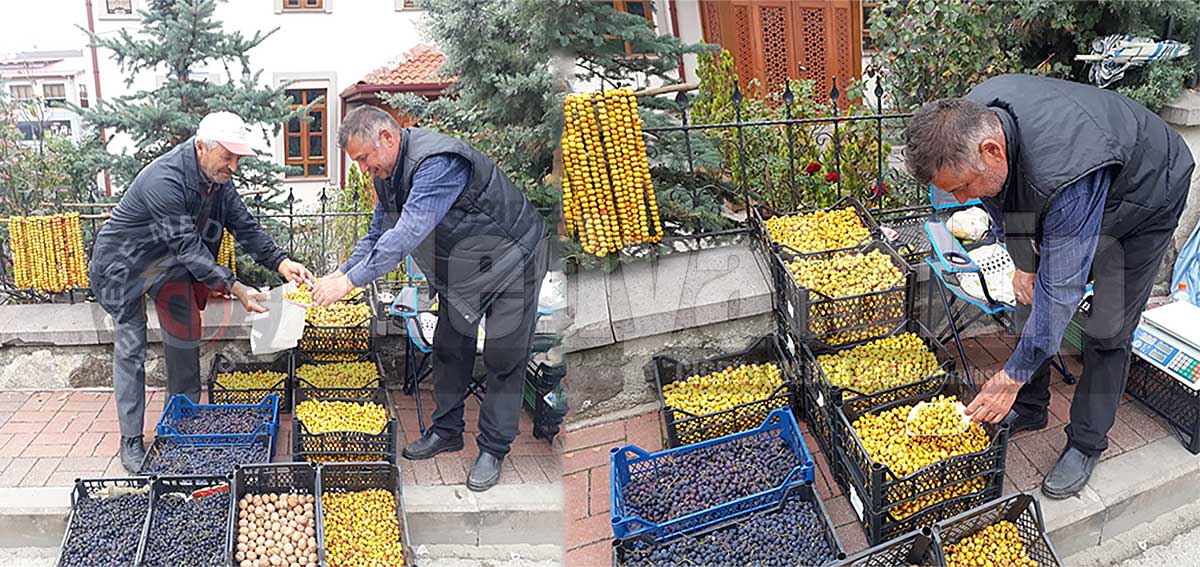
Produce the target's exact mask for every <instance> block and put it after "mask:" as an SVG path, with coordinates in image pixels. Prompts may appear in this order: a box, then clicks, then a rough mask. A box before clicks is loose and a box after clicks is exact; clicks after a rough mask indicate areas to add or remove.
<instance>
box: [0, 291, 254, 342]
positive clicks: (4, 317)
mask: <svg viewBox="0 0 1200 567" xmlns="http://www.w3.org/2000/svg"><path fill="white" fill-rule="evenodd" d="M203 321H204V323H203V328H204V336H205V337H208V338H210V339H223V340H243V339H249V338H250V321H248V320H247V313H246V310H245V309H243V308H242V304H241V303H238V302H236V301H226V300H224V299H217V300H210V301H209V302H208V307H207V308H206V309H205V310H204V317H203ZM146 331H147V334H146V336H147V338H148V339H149V341H150V342H156V343H157V342H162V325H161V324H160V323H159V321H158V314H157V313H156V312H155V310H154V306H153V304H148V305H147V307H146ZM112 333H113V320H112V317H110V316H109V315H108V313H105V312H104V309H102V308H101V307H100V306H99V305H97V304H95V303H76V304H41V305H4V306H0V347H3V346H42V345H45V346H79V345H98V344H112Z"/></svg>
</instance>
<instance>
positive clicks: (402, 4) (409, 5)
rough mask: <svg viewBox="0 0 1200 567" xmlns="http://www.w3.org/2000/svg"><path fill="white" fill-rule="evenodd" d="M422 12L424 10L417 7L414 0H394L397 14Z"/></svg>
mask: <svg viewBox="0 0 1200 567" xmlns="http://www.w3.org/2000/svg"><path fill="white" fill-rule="evenodd" d="M424 10H425V8H422V7H420V6H418V5H417V2H416V0H396V11H397V12H420V11H424Z"/></svg>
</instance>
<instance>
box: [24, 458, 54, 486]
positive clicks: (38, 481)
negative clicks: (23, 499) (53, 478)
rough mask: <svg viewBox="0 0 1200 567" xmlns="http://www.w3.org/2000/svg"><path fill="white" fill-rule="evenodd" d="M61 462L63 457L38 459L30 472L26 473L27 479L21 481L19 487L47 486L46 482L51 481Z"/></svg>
mask: <svg viewBox="0 0 1200 567" xmlns="http://www.w3.org/2000/svg"><path fill="white" fill-rule="evenodd" d="M61 462H62V458H61V457H54V458H45V459H38V460H37V462H36V463H34V464H33V466H32V467H30V469H29V472H27V473H25V478H22V479H21V482H20V483H19V484H18V486H45V485H46V481H47V480H49V479H50V475H51V474H54V471H55V470H56V469H57V468H58V465H59V463H61Z"/></svg>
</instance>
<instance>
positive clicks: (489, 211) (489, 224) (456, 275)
mask: <svg viewBox="0 0 1200 567" xmlns="http://www.w3.org/2000/svg"><path fill="white" fill-rule="evenodd" d="M437 154H455V155H458V156H460V157H462V158H463V159H464V160H466V161H468V162H470V163H471V177H470V180H469V181H468V182H467V186H466V187H465V188H463V191H462V194H460V195H459V197H458V199H457V200H456V201H455V202H454V205H453V206H451V207H450V210H449V211H448V212H447V213H446V216H445V217H443V218H442V220H441V222H439V223H438V225H437V227H436V228H434V229H433V232H432V233H430V235H429V236H428V237H427V238H425V240H424V241H422V242H421V244H419V245H418V246H417V248H416V250H413V251H412V252H411V255H412V257H413V259H414V260H416V262H417V265H418V266H419V267H420V268H421V271H422V272H424V273H425V275H426V277H427V278H429V282H430V284H431V285H432V287H433V289H434V290H435V291H437V292H438V293H439V294H441V295H442V296H443V297H445V298H446V299H447V300H449V301H450V302H451V303H452V304H453V305H454V307H455V308H456V309H457V310H458V311H459V312H460V313H462V315H463V317H464V318H465V319H466V320H467V321H468V322H470V323H476V322H478V321H479V319H480V318H481V317H482V316H483V314H484V312H485V311H487V309H488V307H489V306H490V305H491V304H492V302H493V301H495V299H496V298H497V297H498V296H499V294H500V293H501V292H505V291H507V288H508V287H509V286H510V284H512V283H513V282H515V281H516V280H517V279H518V278H519V277H520V276H521V275H522V271H523V269H524V268H525V267H526V266H527V265H528V264H529V263H530V262H533V261H535V260H537V259H538V258H543V259H544V254H543V253H542V252H543V249H544V247H545V243H544V240H543V237H544V236H545V233H546V228H545V224H544V223H543V221H542V217H541V215H539V214H538V212H537V210H536V209H534V208H533V205H532V204H531V203H530V202H529V200H528V199H527V198H525V194H524V193H523V192H521V190H520V189H518V188H517V187H516V186H515V185H513V182H512V181H510V180H509V179H508V177H507V176H506V175H505V174H504V172H503V171H501V170H500V168H499V167H497V166H496V164H495V162H493V161H492V160H490V159H488V158H487V157H486V156H484V155H483V154H481V153H479V152H478V151H476V150H475V149H474V148H472V147H471V146H469V145H468V144H466V143H465V142H462V141H460V140H457V139H454V138H451V137H449V136H444V135H442V134H438V133H436V132H431V131H428V130H422V129H420V128H405V129H404V131H403V133H402V134H401V137H400V154H399V156H398V157H397V160H396V166H395V170H394V171H393V172H392V175H391V176H390V177H388V178H387V179H381V178H378V177H377V178H375V191H376V195H377V197H378V198H379V201H380V203H381V204H382V205H383V209H384V211H385V214H387V215H388V217H389V218H388V221H389V222H388V225H389V226H390V225H392V224H394V223H395V221H396V220H397V219H399V217H400V210H401V209H402V208H403V206H404V202H405V201H406V200H407V199H408V193H409V191H410V190H411V189H412V180H413V174H414V173H415V172H416V171H417V168H418V167H419V166H420V165H421V162H422V161H424V160H425V158H428V157H430V156H434V155H437Z"/></svg>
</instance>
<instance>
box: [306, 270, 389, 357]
mask: <svg viewBox="0 0 1200 567" xmlns="http://www.w3.org/2000/svg"><path fill="white" fill-rule="evenodd" d="M284 297H285V299H287V300H288V301H291V302H292V303H295V304H297V305H300V306H303V307H305V311H304V334H303V335H301V336H300V342H299V344H298V345H297V348H298V350H299V351H300V352H303V353H305V354H307V355H308V356H309V357H311V358H313V359H314V360H319V361H323V362H326V361H336V362H347V361H354V360H360V359H361V358H362V357H364V356H365V355H366V354H367V353H369V352H371V347H372V346H373V334H372V330H373V329H374V323H375V312H374V310H373V309H372V305H373V304H372V302H370V301H367V296H366V294H365V293H364V292H363V288H355V289H354V290H352V291H351V292H350V293H349V294H348V295H347V296H346V297H345V298H343V299H341V300H339V301H337V302H335V303H334V304H333V305H329V306H327V307H317V306H314V305H312V293H311V291H310V290H309V289H308V288H307V287H306V286H303V285H301V286H300V287H298V288H297V289H296V290H294V291H291V292H288V293H287V294H285V296H284Z"/></svg>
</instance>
